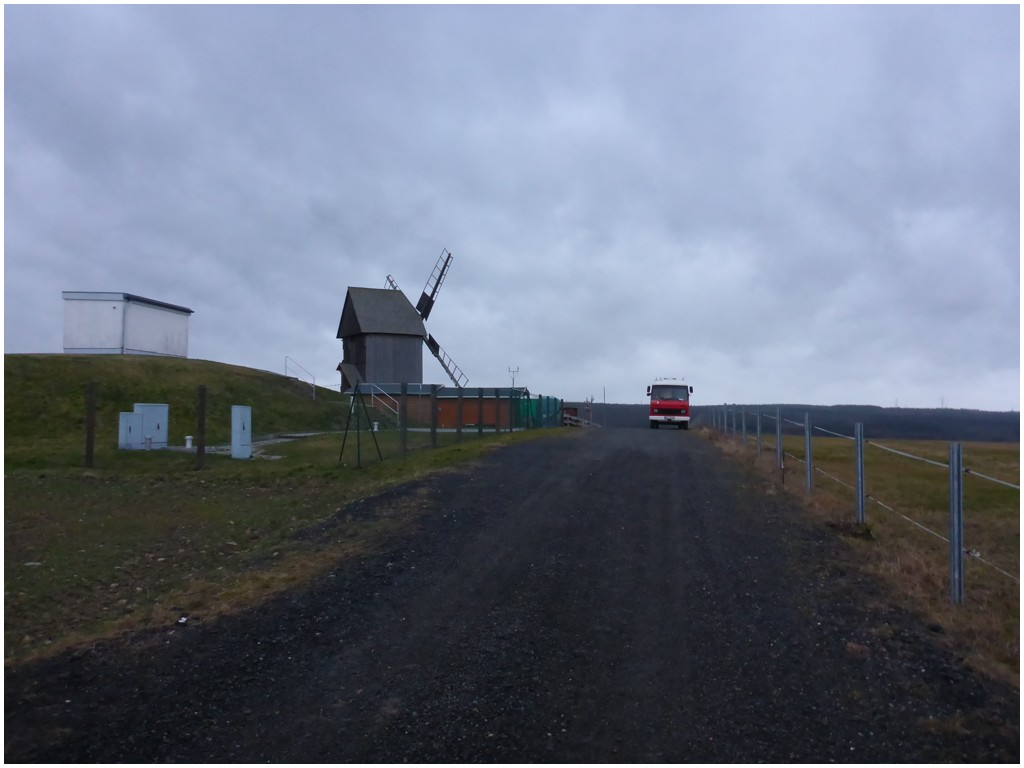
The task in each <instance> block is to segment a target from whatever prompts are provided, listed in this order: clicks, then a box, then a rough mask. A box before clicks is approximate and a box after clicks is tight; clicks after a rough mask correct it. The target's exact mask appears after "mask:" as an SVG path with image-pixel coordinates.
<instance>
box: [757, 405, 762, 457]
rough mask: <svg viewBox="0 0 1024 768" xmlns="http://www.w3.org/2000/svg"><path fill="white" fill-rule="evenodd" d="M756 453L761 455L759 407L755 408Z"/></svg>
mask: <svg viewBox="0 0 1024 768" xmlns="http://www.w3.org/2000/svg"><path fill="white" fill-rule="evenodd" d="M757 455H758V456H760V455H761V409H760V408H758V409H757Z"/></svg>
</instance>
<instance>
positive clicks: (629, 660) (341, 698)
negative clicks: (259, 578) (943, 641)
mask: <svg viewBox="0 0 1024 768" xmlns="http://www.w3.org/2000/svg"><path fill="white" fill-rule="evenodd" d="M411 497H415V498H416V500H417V508H419V509H422V510H425V511H424V513H423V514H422V516H421V517H420V518H419V521H418V524H417V526H416V530H415V531H414V532H413V533H412V534H410V535H408V536H403V537H402V538H396V539H394V540H393V541H392V542H391V546H389V547H388V551H387V552H386V553H384V554H383V555H380V556H375V557H372V558H367V559H363V560H359V561H354V562H348V563H340V564H339V565H338V567H337V568H336V569H335V570H333V571H332V572H331V573H329V574H328V575H326V576H325V577H324V578H322V579H320V580H318V581H317V582H316V583H313V584H310V585H308V586H307V587H304V588H302V589H298V590H293V591H291V592H289V593H286V594H284V595H281V596H279V597H278V598H275V599H274V600H272V601H269V602H268V603H267V604H265V605H263V606H261V607H260V608H259V609H258V610H254V611H249V612H246V613H242V614H239V615H235V616H229V617H224V618H221V619H217V620H211V621H203V620H202V617H194V619H195V620H193V621H190V622H189V623H188V624H187V625H185V626H184V627H168V628H166V629H161V630H154V631H149V632H145V633H140V634H138V635H134V636H130V637H124V638H118V639H116V640H112V641H110V642H108V643H103V644H98V645H95V646H93V647H91V648H88V649H79V650H77V651H73V652H68V653H65V654H63V655H61V656H59V657H56V658H53V659H50V660H47V661H43V662H38V663H34V664H29V665H25V666H22V667H19V668H15V669H7V670H5V726H6V735H5V760H6V761H8V762H51V761H52V762H222V761H231V762H262V761H269V762H406V761H409V762H832V761H835V762H858V763H860V762H947V761H952V762H1012V763H1017V762H1019V760H1020V730H1019V722H1020V715H1019V692H1017V691H1016V690H1014V689H1012V688H1010V687H1008V686H1004V685H1001V684H999V683H996V682H993V681H990V680H987V679H985V678H982V677H980V676H977V675H975V674H974V673H973V672H972V671H971V670H969V669H968V668H967V667H966V666H965V665H964V664H963V662H962V660H961V659H958V658H956V657H955V656H952V655H951V654H950V653H949V652H948V651H945V650H943V648H942V646H941V645H940V644H939V643H938V642H937V639H936V638H935V636H934V634H933V632H932V631H931V630H929V628H928V627H927V626H925V625H924V624H923V623H922V622H921V621H920V620H918V619H917V618H916V617H914V616H911V615H908V614H906V613H904V612H901V611H899V610H897V609H896V608H894V607H893V606H892V605H891V603H889V602H888V601H887V600H886V598H885V595H884V593H883V592H882V591H881V590H880V588H879V587H878V586H877V585H876V584H875V583H874V582H872V581H871V580H870V579H868V578H866V577H864V576H863V575H860V574H859V573H858V572H857V570H856V569H855V568H854V567H853V565H852V564H851V563H850V562H849V561H848V555H847V554H846V552H845V550H844V549H843V546H842V544H841V542H839V541H838V540H837V539H836V538H835V537H834V535H833V534H831V533H829V532H828V531H827V529H825V528H824V526H820V525H818V524H816V523H814V522H812V521H810V520H809V519H808V518H807V516H806V515H805V514H804V513H803V512H801V511H800V510H799V509H797V508H795V507H794V506H793V505H792V502H791V501H789V500H787V499H786V498H785V497H783V496H779V495H775V494H772V493H769V489H768V488H767V486H766V485H764V484H763V483H762V482H761V481H759V480H758V479H756V478H754V477H752V476H750V475H748V474H747V473H745V472H744V471H743V470H742V469H741V468H739V467H738V466H736V465H734V464H731V463H729V462H728V461H727V460H726V459H724V458H723V457H721V456H719V455H718V454H717V453H716V452H715V450H714V449H713V448H712V447H711V446H710V445H709V444H708V443H707V442H706V441H704V440H702V439H700V437H699V436H697V435H695V434H693V433H687V432H675V431H657V432H653V431H650V430H646V429H644V430H640V429H607V430H588V431H585V432H584V433H581V434H580V435H578V436H574V437H572V438H568V439H566V438H560V439H541V440H535V441H530V442H525V443H521V444H517V445H513V446H509V447H506V448H503V449H501V450H499V451H496V452H495V453H493V454H492V455H490V456H488V457H486V458H485V459H483V460H482V461H480V462H477V463H475V464H473V465H470V466H465V467H462V468H460V469H457V470H453V471H448V472H442V473H438V474H435V475H433V476H431V477H428V478H426V479H424V480H421V481H417V482H415V483H411V484H408V485H405V486H402V487H399V488H396V489H392V490H391V491H388V492H387V493H384V494H382V495H380V496H378V497H375V498H374V499H371V500H368V501H365V502H361V503H360V505H359V509H358V510H357V512H358V514H359V515H360V516H367V515H369V516H372V515H374V514H384V513H385V512H386V511H387V510H389V509H392V508H394V507H395V506H396V505H398V504H401V503H402V502H403V500H405V499H408V498H411ZM352 511H353V510H351V509H350V510H343V511H342V512H341V513H340V514H341V515H342V516H344V515H346V514H351V513H352Z"/></svg>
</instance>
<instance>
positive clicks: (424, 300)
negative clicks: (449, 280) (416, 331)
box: [416, 248, 452, 320]
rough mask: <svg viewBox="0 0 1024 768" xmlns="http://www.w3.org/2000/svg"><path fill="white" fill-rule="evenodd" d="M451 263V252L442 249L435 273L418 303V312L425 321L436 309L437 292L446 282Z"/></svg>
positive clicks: (428, 280)
mask: <svg viewBox="0 0 1024 768" xmlns="http://www.w3.org/2000/svg"><path fill="white" fill-rule="evenodd" d="M451 263H452V254H451V251H449V250H448V249H447V248H443V249H441V255H440V256H438V257H437V264H435V265H434V271H433V272H431V273H430V277H428V278H427V284H426V285H425V286H423V293H422V294H421V295H420V300H419V301H418V302H416V311H417V312H419V313H420V317H422V318H423V319H424V320H426V319H427V317H428V316H429V315H430V310H431V309H433V308H434V300H435V299H436V298H437V292H438V291H439V290H441V283H443V282H444V276H445V275H446V274H448V267H450V266H451Z"/></svg>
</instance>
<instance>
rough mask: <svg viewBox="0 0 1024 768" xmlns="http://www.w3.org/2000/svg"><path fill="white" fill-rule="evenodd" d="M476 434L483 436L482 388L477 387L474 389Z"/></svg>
mask: <svg viewBox="0 0 1024 768" xmlns="http://www.w3.org/2000/svg"><path fill="white" fill-rule="evenodd" d="M476 412H477V416H476V433H477V436H479V437H483V434H484V388H483V387H477V389H476Z"/></svg>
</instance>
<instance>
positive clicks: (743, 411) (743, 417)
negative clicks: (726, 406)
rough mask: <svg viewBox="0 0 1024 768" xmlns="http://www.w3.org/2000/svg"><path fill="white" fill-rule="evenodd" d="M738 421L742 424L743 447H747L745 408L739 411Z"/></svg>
mask: <svg viewBox="0 0 1024 768" xmlns="http://www.w3.org/2000/svg"><path fill="white" fill-rule="evenodd" d="M740 421H741V422H742V424H743V447H744V448H746V447H747V409H746V408H744V409H743V410H742V411H741V412H740Z"/></svg>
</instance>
